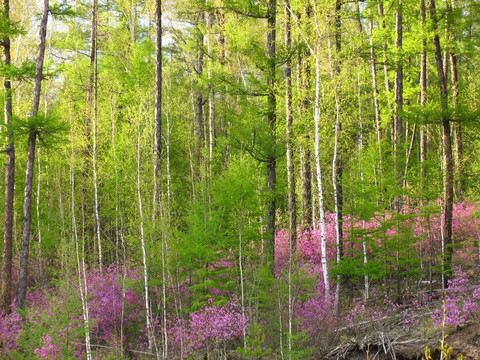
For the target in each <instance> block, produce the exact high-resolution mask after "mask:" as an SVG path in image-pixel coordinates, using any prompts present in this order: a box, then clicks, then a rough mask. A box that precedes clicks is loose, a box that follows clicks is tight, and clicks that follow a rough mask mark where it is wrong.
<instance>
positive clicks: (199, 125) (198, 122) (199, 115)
mask: <svg viewBox="0 0 480 360" xmlns="http://www.w3.org/2000/svg"><path fill="white" fill-rule="evenodd" d="M204 18H205V15H204V13H203V11H200V14H199V15H198V22H199V23H200V22H203V21H204ZM196 71H197V76H198V77H200V76H202V73H203V34H202V32H201V30H200V28H198V27H197V69H196ZM203 130H204V129H203V95H202V92H201V90H200V89H197V94H196V103H195V127H194V132H195V139H196V143H195V165H196V171H197V174H198V173H199V172H200V157H201V151H202V142H203Z"/></svg>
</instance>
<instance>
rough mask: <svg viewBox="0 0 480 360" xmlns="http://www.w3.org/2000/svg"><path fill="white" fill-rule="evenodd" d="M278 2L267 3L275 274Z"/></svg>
mask: <svg viewBox="0 0 480 360" xmlns="http://www.w3.org/2000/svg"><path fill="white" fill-rule="evenodd" d="M276 8H277V1H276V0H268V2H267V27H268V30H267V51H268V60H269V64H268V68H267V85H268V97H267V125H268V129H269V135H270V139H271V144H272V145H271V148H270V152H269V154H268V157H267V197H268V198H267V213H266V220H267V224H266V227H265V230H266V232H267V246H266V256H267V263H268V264H269V265H270V267H271V270H272V272H273V268H274V260H275V259H274V257H275V254H274V249H275V212H276V201H275V188H276V184H277V173H276V163H277V158H276V121H277V115H276V107H277V98H276V95H275V84H276V79H275V68H276V64H275V51H276V50H275V49H276V44H275V41H276V40H275V36H276V30H275V26H276V18H277V16H276Z"/></svg>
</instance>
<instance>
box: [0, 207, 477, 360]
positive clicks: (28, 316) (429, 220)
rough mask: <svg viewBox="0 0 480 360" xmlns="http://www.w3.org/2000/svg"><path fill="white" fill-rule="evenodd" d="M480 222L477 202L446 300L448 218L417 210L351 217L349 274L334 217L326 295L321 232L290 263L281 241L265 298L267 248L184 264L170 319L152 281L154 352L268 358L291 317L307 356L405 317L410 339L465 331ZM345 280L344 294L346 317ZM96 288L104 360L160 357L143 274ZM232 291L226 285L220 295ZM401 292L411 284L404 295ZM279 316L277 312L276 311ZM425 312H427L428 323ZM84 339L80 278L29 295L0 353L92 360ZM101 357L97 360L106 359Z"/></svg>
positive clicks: (9, 324)
mask: <svg viewBox="0 0 480 360" xmlns="http://www.w3.org/2000/svg"><path fill="white" fill-rule="evenodd" d="M475 214H476V208H475V206H474V205H473V204H468V203H461V204H457V205H456V206H455V208H454V224H453V225H454V241H455V247H454V269H455V272H454V274H453V275H452V277H451V279H450V280H449V287H448V288H447V289H445V291H443V292H439V291H433V292H431V291H430V288H432V289H438V287H439V284H440V282H439V277H440V275H441V273H440V268H439V265H440V264H441V255H442V253H441V246H440V244H441V241H440V239H441V231H440V229H441V221H440V216H439V214H438V213H431V214H422V213H419V212H415V211H413V210H412V211H410V212H409V213H407V212H405V213H404V214H401V216H400V217H399V216H398V215H396V216H393V215H389V214H386V215H385V214H384V215H377V214H375V215H374V216H373V217H372V218H371V219H368V220H362V219H358V218H355V217H354V216H345V218H344V238H343V246H344V249H345V253H344V258H343V259H342V262H344V263H345V264H343V265H342V264H340V266H338V265H337V264H336V246H335V244H336V240H335V216H334V215H333V214H330V213H328V214H326V217H325V222H326V233H325V239H326V243H327V247H326V248H327V254H326V258H327V261H328V266H329V268H330V269H331V271H332V273H331V274H330V291H331V292H330V296H328V297H327V296H326V295H325V284H324V282H323V281H324V280H323V279H324V278H323V273H322V266H321V258H322V254H321V250H320V249H321V246H320V243H321V233H320V226H318V227H317V228H316V229H307V230H305V231H300V230H298V242H297V246H296V252H295V254H294V256H293V258H292V261H291V262H290V261H289V252H288V233H287V232H286V231H284V230H281V231H279V232H278V233H277V234H276V248H275V259H276V263H275V271H274V276H275V279H273V280H268V281H270V283H269V284H270V285H269V286H270V287H269V288H268V289H267V290H263V292H262V290H261V289H260V288H259V285H258V284H259V283H261V282H262V281H265V280H263V278H262V275H261V274H262V272H261V271H262V270H261V268H258V267H255V266H254V265H253V264H254V262H253V261H249V256H252V257H253V256H256V257H258V256H259V255H258V251H259V250H258V248H256V247H255V246H254V245H252V244H249V243H245V244H244V255H242V256H243V258H242V273H240V270H239V263H238V262H239V257H238V255H239V253H238V249H236V248H231V249H228V250H227V251H216V252H215V253H214V254H216V256H217V257H218V258H217V259H215V261H211V262H210V263H209V264H204V265H202V264H201V263H200V262H197V263H195V264H193V265H192V266H196V267H197V268H198V269H200V270H202V269H203V272H201V271H200V270H199V271H196V272H193V271H192V272H190V270H189V269H190V268H187V269H185V270H184V269H182V268H181V267H179V269H178V270H177V274H175V275H174V274H172V273H170V272H168V273H166V278H165V281H166V284H165V285H166V286H165V300H166V303H165V308H166V310H167V317H166V319H165V321H164V319H163V318H162V316H161V308H162V306H163V305H164V304H163V302H162V301H163V296H164V295H163V292H162V291H163V290H162V287H161V282H157V283H156V284H152V286H151V288H150V291H151V294H152V296H151V306H152V309H154V311H153V312H152V319H151V323H152V324H153V325H152V329H151V331H152V334H153V338H154V341H155V343H154V345H155V347H156V349H159V348H160V347H161V343H162V342H164V341H165V339H166V341H167V343H168V353H169V356H171V357H172V358H173V357H178V358H198V357H201V356H203V355H204V354H210V355H212V356H213V357H215V356H218V357H221V356H226V354H227V353H228V352H237V355H238V356H240V355H239V354H250V355H249V356H251V357H252V356H253V357H255V356H260V355H258V354H268V353H271V351H272V349H271V345H269V344H268V343H267V340H265V334H270V336H272V335H271V334H274V335H275V333H274V332H273V331H274V330H273V329H280V330H277V331H279V334H277V335H275V336H278V339H282V340H281V341H283V346H286V345H285V344H286V341H287V340H286V339H287V332H288V324H289V315H288V314H289V311H290V310H291V312H290V314H291V319H292V324H291V326H292V331H293V333H294V334H301V336H299V337H297V338H294V339H293V340H292V341H294V342H296V343H297V344H298V346H297V349H298V350H297V351H299V353H300V348H301V347H302V346H303V347H305V346H308V347H309V348H311V349H320V348H322V347H325V348H326V347H328V344H329V342H330V343H331V342H334V341H338V339H339V338H340V334H341V333H344V332H347V333H357V332H368V331H371V330H372V329H378V328H379V327H381V326H383V325H382V324H383V323H384V322H385V321H387V319H399V320H398V321H399V322H400V323H401V324H402V326H403V329H404V331H405V332H408V331H409V329H410V328H412V327H414V326H419V324H420V319H423V321H422V324H423V325H422V326H429V325H430V326H432V327H436V328H445V327H449V326H457V325H459V324H462V323H465V322H467V321H469V320H470V319H473V318H476V316H477V315H476V314H477V310H478V309H479V306H480V287H479V285H478V275H479V274H478V263H479V254H478V239H479V234H480V221H479V219H478V218H477V217H476V216H475ZM364 243H365V244H366V257H367V263H366V264H364V254H363V244H364ZM248 251H250V255H249V253H248ZM245 254H247V255H245ZM407 260H408V261H407ZM289 264H291V265H292V267H291V272H290V274H289V273H288V271H289ZM202 266H203V267H202ZM347 270H348V271H347ZM397 270H398V272H397ZM183 271H185V274H184V273H183ZM199 273H201V274H203V275H202V276H203V277H204V279H202V282H201V286H198V284H197V283H196V282H195V281H197V280H196V278H195V277H192V276H188V275H189V274H196V276H198V274H199ZM337 274H339V275H340V279H341V286H340V288H341V291H342V292H341V296H340V298H339V304H338V309H337V305H336V303H335V288H336V287H335V285H336V279H337ZM365 274H367V275H368V281H369V283H368V285H369V287H370V292H369V297H368V299H367V298H366V297H365V293H364V292H363V286H364V284H363V281H364V279H365V277H364V275H365ZM289 277H290V278H291V279H292V288H291V291H292V303H291V309H290V310H289V307H288V297H287V287H286V284H287V283H288V278H289ZM86 281H87V287H86V297H87V305H88V312H89V314H88V331H89V334H90V339H91V343H92V346H93V349H94V354H97V352H96V350H95V349H97V348H98V349H107V350H103V351H106V352H108V351H111V354H116V355H115V356H119V354H124V355H126V354H129V352H131V351H133V352H135V351H140V352H150V351H154V350H153V349H148V341H147V336H148V329H147V327H146V326H147V325H146V321H145V316H146V312H145V298H144V290H143V289H144V288H143V282H142V281H143V279H142V274H141V272H140V271H139V270H138V268H135V267H133V266H128V267H122V266H115V265H112V266H110V267H108V268H105V269H102V270H99V269H89V270H87V271H86ZM227 283H228V286H223V287H222V284H227ZM235 284H236V285H235ZM214 285H218V286H214ZM397 286H401V287H402V291H401V292H400V293H398V292H397ZM242 290H243V292H242ZM200 292H202V293H203V297H204V298H205V299H206V300H205V301H204V302H199V301H198V299H194V298H192V296H194V295H195V294H197V293H200ZM262 297H263V300H262ZM262 304H263V305H262ZM265 304H268V306H270V308H268V306H267V307H266V305H265ZM262 306H263V307H262ZM272 309H274V310H272ZM272 311H273V312H274V314H273V315H272V313H269V312H272ZM275 314H276V315H275ZM422 314H429V315H428V316H427V317H428V319H427V318H426V317H425V316H426V315H422ZM425 319H427V320H428V321H427V320H425ZM396 321H397V320H396ZM272 324H274V326H272ZM425 324H427V325H425ZM85 335H86V327H85V321H84V313H83V308H82V301H81V297H80V288H79V284H78V275H77V274H75V273H72V274H71V275H68V276H67V275H64V276H63V277H60V278H58V279H56V280H55V281H51V283H50V284H49V285H48V286H38V287H35V288H30V290H29V293H28V297H27V304H26V308H25V310H24V311H17V309H16V308H15V306H14V305H13V307H12V311H11V313H9V314H2V316H0V349H1V352H2V354H3V356H4V357H6V358H8V357H13V358H14V357H16V356H19V357H21V356H24V355H25V356H30V357H34V358H37V359H68V358H72V359H84V358H86V353H85ZM272 337H273V338H274V336H272ZM270 341H272V340H270ZM252 344H253V345H252ZM300 344H301V345H300ZM120 349H121V350H120ZM98 351H100V350H98ZM292 351H294V350H292ZM312 351H313V350H312ZM100 354H102V353H101V352H98V354H97V355H94V357H95V356H97V358H102V356H103V355H100ZM103 354H105V353H103ZM215 354H216V355H215ZM252 354H257V355H252Z"/></svg>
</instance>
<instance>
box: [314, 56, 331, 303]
mask: <svg viewBox="0 0 480 360" xmlns="http://www.w3.org/2000/svg"><path fill="white" fill-rule="evenodd" d="M318 57H319V51H318V49H317V52H316V54H315V107H314V120H315V165H316V168H317V187H318V208H319V212H320V238H321V240H320V241H321V242H320V247H321V262H322V271H323V281H324V284H325V297H327V298H328V297H329V296H330V283H329V281H328V264H327V246H326V240H325V212H324V208H323V186H322V171H321V168H320V133H319V132H320V104H319V102H320V64H319V59H318Z"/></svg>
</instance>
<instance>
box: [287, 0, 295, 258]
mask: <svg viewBox="0 0 480 360" xmlns="http://www.w3.org/2000/svg"><path fill="white" fill-rule="evenodd" d="M290 29H291V28H290V0H286V1H285V48H286V51H287V52H288V51H290V48H291V30H290ZM285 115H286V126H285V127H286V141H287V182H288V214H289V215H288V218H289V234H290V235H289V239H290V240H289V241H290V247H291V248H290V250H292V251H293V250H294V249H295V247H296V242H297V210H296V209H297V204H296V196H295V171H294V170H295V169H294V161H293V160H294V159H293V129H292V120H293V116H292V61H291V58H290V56H289V55H288V57H287V59H286V62H285Z"/></svg>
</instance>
